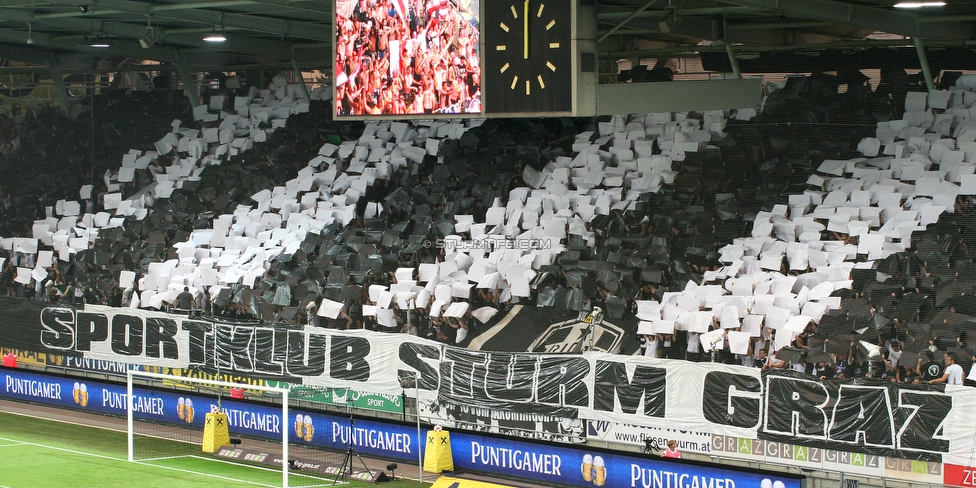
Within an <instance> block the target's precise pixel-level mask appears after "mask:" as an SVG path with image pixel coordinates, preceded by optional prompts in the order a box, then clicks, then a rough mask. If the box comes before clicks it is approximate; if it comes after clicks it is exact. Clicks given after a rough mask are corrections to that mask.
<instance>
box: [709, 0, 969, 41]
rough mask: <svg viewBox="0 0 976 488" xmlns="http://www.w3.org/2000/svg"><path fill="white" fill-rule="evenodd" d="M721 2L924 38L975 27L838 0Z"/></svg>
mask: <svg viewBox="0 0 976 488" xmlns="http://www.w3.org/2000/svg"><path fill="white" fill-rule="evenodd" d="M719 1H720V2H722V3H728V4H733V5H745V6H749V7H756V8H759V9H762V10H767V11H770V12H783V13H786V14H788V15H791V16H796V17H801V18H807V19H814V20H822V21H826V22H842V23H845V24H851V25H856V26H859V27H865V28H869V29H875V30H878V31H881V32H888V33H891V34H899V35H903V36H909V37H913V38H914V37H921V38H923V39H928V38H932V39H957V40H968V39H972V38H973V32H972V29H967V28H965V26H962V25H960V26H952V24H948V25H939V26H933V25H930V24H923V23H920V22H919V18H918V16H916V15H915V14H911V13H907V12H898V11H895V10H889V9H881V8H876V7H865V6H862V5H854V4H851V3H846V2H839V1H835V0H719Z"/></svg>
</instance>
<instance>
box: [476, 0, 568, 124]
mask: <svg viewBox="0 0 976 488" xmlns="http://www.w3.org/2000/svg"><path fill="white" fill-rule="evenodd" d="M572 24H573V22H572V0H509V1H505V2H499V3H498V4H494V3H492V4H491V5H490V6H487V5H486V10H485V15H484V22H483V23H482V26H483V29H484V32H485V34H484V36H485V50H484V57H485V63H484V65H485V69H484V75H483V77H484V98H485V109H486V110H485V111H486V112H488V113H489V114H491V113H514V112H523V113H542V112H564V113H565V112H571V111H572V109H573V67H572V59H573V58H572V32H573V29H572V27H573V25H572Z"/></svg>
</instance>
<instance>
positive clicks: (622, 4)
mask: <svg viewBox="0 0 976 488" xmlns="http://www.w3.org/2000/svg"><path fill="white" fill-rule="evenodd" d="M340 1H350V0H340ZM475 1H477V0H475ZM481 1H483V2H487V1H488V0H481ZM583 2H584V3H595V4H596V7H595V9H596V16H597V23H598V37H599V39H600V42H599V48H598V50H599V56H600V57H608V56H611V57H616V58H619V57H633V56H670V55H682V54H683V53H692V52H696V53H697V52H703V51H718V52H725V50H726V47H725V45H726V44H731V45H732V46H734V48H733V49H734V51H735V52H736V53H737V54H738V55H742V56H747V55H749V54H751V53H754V52H755V53H759V52H771V51H775V52H784V51H786V52H797V51H800V52H807V53H813V52H817V51H821V50H825V49H862V48H866V47H889V46H911V45H912V42H913V40H914V39H919V40H921V41H922V42H923V43H924V46H925V47H927V48H930V49H931V48H934V47H938V48H945V47H951V48H956V49H965V50H967V51H968V50H970V49H971V47H972V46H973V44H974V43H976V0H951V1H949V2H948V5H944V6H941V7H924V8H915V9H905V8H896V7H895V4H896V3H897V0H858V1H839V0H718V1H716V0H604V1H598V2H597V1H596V0H583ZM333 18H334V16H333V7H332V2H331V1H320V0H153V1H133V0H77V1H45V0H0V58H3V59H10V60H17V61H23V62H27V63H31V64H37V65H41V66H47V65H51V64H52V63H57V64H58V65H59V66H60V67H61V68H62V69H72V68H75V69H86V68H87V69H91V67H92V66H93V65H96V64H97V65H98V66H106V65H109V66H122V65H125V64H134V63H139V62H142V61H143V60H148V61H157V62H162V63H179V62H180V61H184V62H185V63H186V65H187V66H188V67H190V68H195V69H222V70H233V69H247V68H249V67H277V66H287V67H289V68H291V67H293V66H294V65H293V63H297V64H298V65H300V66H301V67H303V68H306V69H316V68H318V69H324V70H328V69H329V68H330V65H331V63H330V60H331V58H332V47H331V44H332V36H333V25H332V24H333ZM215 32H216V33H223V34H224V35H226V37H227V41H226V42H221V43H213V42H207V41H204V40H203V38H204V37H205V36H206V35H208V34H211V33H215ZM103 43H104V44H106V45H107V46H108V47H93V46H95V45H99V44H103ZM144 46H145V47H144ZM93 60H94V63H93ZM22 69H23V68H22Z"/></svg>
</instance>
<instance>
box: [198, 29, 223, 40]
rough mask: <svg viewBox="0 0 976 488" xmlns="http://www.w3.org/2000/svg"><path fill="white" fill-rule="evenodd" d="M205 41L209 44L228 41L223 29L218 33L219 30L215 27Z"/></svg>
mask: <svg viewBox="0 0 976 488" xmlns="http://www.w3.org/2000/svg"><path fill="white" fill-rule="evenodd" d="M203 40H204V41H207V42H224V41H226V40H227V36H226V35H225V34H224V32H223V28H221V30H220V31H218V30H217V28H216V27H214V30H213V32H211V33H210V34H208V35H207V37H204V38H203Z"/></svg>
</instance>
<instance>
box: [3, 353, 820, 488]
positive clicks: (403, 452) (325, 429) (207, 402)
mask: <svg viewBox="0 0 976 488" xmlns="http://www.w3.org/2000/svg"><path fill="white" fill-rule="evenodd" d="M0 376H2V381H3V385H4V388H3V391H2V395H0V396H2V397H5V398H13V399H18V400H25V401H32V402H38V403H43V404H49V405H58V406H62V407H68V408H74V409H81V410H89V411H94V412H101V413H111V414H116V415H124V414H125V410H126V408H125V405H126V400H127V394H126V389H125V386H124V385H120V384H110V383H102V382H97V381H83V382H77V381H74V380H73V379H68V378H61V377H53V376H47V375H40V374H35V373H29V372H24V371H14V370H0ZM132 400H133V410H134V412H135V416H136V417H137V418H144V419H152V420H154V421H156V422H165V423H171V424H176V425H184V426H190V428H193V429H196V430H198V431H199V432H200V433H201V439H202V432H203V429H204V422H205V417H206V415H205V414H206V413H208V412H210V411H211V410H212V409H213V408H215V407H216V401H215V399H213V398H208V397H202V396H199V395H187V394H178V393H173V392H168V391H158V390H149V389H141V388H137V389H135V390H134V392H133V399H132ZM220 405H221V407H222V410H223V412H224V413H226V414H227V419H228V423H229V428H230V432H231V435H246V436H250V437H257V438H267V439H275V440H277V439H280V438H281V435H282V430H281V429H286V430H287V432H288V435H289V439H290V441H291V442H292V443H297V444H304V445H309V446H316V447H323V448H329V449H333V450H338V451H342V450H345V449H346V448H347V446H350V445H351V446H354V447H355V448H356V451H357V452H359V453H360V454H361V455H364V456H375V457H382V458H389V459H397V460H402V461H415V460H416V459H417V448H418V446H422V445H423V443H418V442H417V431H416V427H414V426H412V425H406V424H389V423H383V422H378V421H373V420H365V419H357V420H356V421H355V422H350V420H349V419H348V418H344V417H341V416H337V415H325V414H321V413H315V412H310V411H304V410H290V411H289V418H288V419H283V418H282V417H281V410H280V408H278V409H276V408H270V407H267V406H263V405H256V404H253V403H250V402H238V401H234V400H231V399H226V398H223V399H221V402H220ZM299 433H302V435H299ZM451 450H452V453H453V459H454V465H455V468H456V469H459V470H462V471H477V472H483V473H492V474H498V475H503V476H510V477H518V478H522V479H533V480H536V481H539V482H542V483H551V484H563V485H572V486H594V487H607V488H614V487H620V488H624V487H644V488H651V487H662V488H738V487H749V488H753V487H755V488H758V487H762V486H766V487H771V488H801V478H799V477H791V476H789V475H784V474H781V473H780V474H771V473H761V472H755V471H738V470H732V469H721V468H713V467H706V466H701V465H690V464H683V463H679V462H669V461H667V460H660V459H657V458H650V457H642V456H624V455H617V454H610V453H607V452H605V451H596V450H593V451H590V450H587V449H578V448H574V447H559V446H554V445H552V444H541V443H540V444H536V443H531V442H524V441H517V440H507V439H501V438H496V437H485V436H478V435H472V434H469V433H465V432H455V433H453V435H452V436H451ZM306 452H308V451H306Z"/></svg>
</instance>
